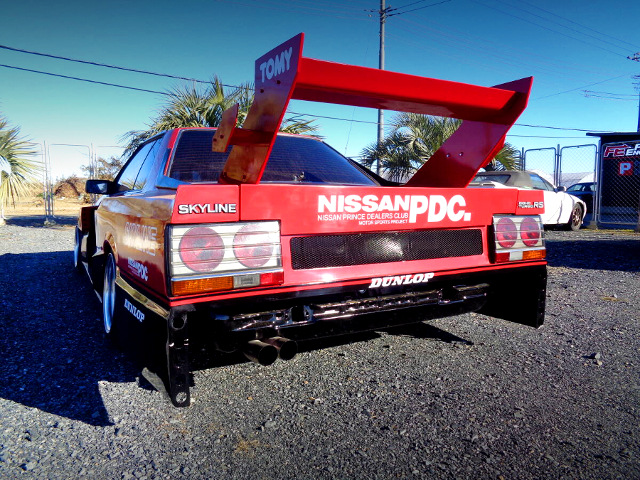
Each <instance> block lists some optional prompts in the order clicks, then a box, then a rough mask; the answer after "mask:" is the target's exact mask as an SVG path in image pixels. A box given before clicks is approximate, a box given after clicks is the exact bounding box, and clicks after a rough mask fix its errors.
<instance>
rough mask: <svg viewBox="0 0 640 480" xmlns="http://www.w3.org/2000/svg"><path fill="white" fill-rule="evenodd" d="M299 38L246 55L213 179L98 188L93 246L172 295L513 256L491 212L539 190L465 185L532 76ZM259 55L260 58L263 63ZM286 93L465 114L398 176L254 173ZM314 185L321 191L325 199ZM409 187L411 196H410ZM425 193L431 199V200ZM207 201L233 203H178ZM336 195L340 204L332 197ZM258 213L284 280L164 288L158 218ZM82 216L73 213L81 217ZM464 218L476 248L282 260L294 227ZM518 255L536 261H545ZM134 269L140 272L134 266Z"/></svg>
mask: <svg viewBox="0 0 640 480" xmlns="http://www.w3.org/2000/svg"><path fill="white" fill-rule="evenodd" d="M302 43H303V34H300V35H298V36H296V37H294V38H292V39H290V40H289V41H287V42H285V43H284V44H282V45H281V46H279V47H277V48H275V49H274V50H272V51H271V52H269V53H267V54H266V55H264V56H263V57H261V58H260V59H258V60H257V61H256V66H255V72H256V97H255V101H254V103H253V105H252V107H251V110H250V112H249V114H248V116H247V119H246V121H245V123H244V126H243V128H242V129H239V128H236V127H235V123H236V117H237V109H230V110H229V111H227V112H225V115H224V117H223V121H222V123H221V126H220V128H219V129H218V130H217V132H216V135H215V137H214V142H213V145H212V149H213V150H214V151H224V150H225V148H226V147H227V146H228V145H233V148H232V150H231V153H230V155H229V157H228V160H227V163H226V165H225V167H224V170H223V173H222V175H221V178H220V181H219V183H218V184H191V185H180V186H177V189H167V188H160V187H155V186H152V187H151V188H147V189H145V190H143V191H138V192H130V193H129V192H127V193H125V194H123V195H118V196H114V197H105V198H103V199H102V201H101V203H100V206H99V209H98V211H97V214H96V225H95V229H96V244H97V246H98V248H100V246H102V249H103V250H104V249H111V250H112V251H113V252H114V253H115V254H116V258H117V265H118V269H119V272H120V274H121V275H122V276H123V277H124V278H126V279H127V281H129V282H130V283H131V284H132V285H135V286H136V288H139V289H140V290H141V291H143V292H148V293H152V294H153V295H154V298H161V299H164V302H166V304H167V306H169V307H171V306H177V305H184V304H188V303H201V302H211V301H215V300H220V299H229V298H240V297H243V296H247V295H254V294H258V293H259V294H269V293H274V292H288V291H295V290H296V289H298V290H306V289H314V288H318V286H322V287H323V288H325V287H340V286H352V285H358V284H363V283H364V284H366V283H368V282H369V281H370V279H371V278H372V277H379V276H387V275H402V274H411V273H418V272H435V274H436V277H437V276H438V275H441V274H451V273H459V272H475V271H478V270H492V269H494V270H501V269H505V268H514V266H517V264H516V265H496V264H493V263H492V262H491V258H490V253H489V252H490V250H491V246H490V245H489V241H488V235H489V233H490V228H491V225H492V217H493V215H496V214H512V215H536V214H539V213H542V211H543V210H542V209H541V208H520V207H519V205H521V202H525V203H529V204H533V203H534V202H542V201H543V195H542V192H540V191H521V190H515V189H466V188H463V187H465V186H466V185H467V184H468V183H469V181H470V180H471V179H472V178H473V176H474V175H475V174H476V172H477V171H478V169H479V168H480V167H481V166H482V165H484V164H486V163H487V162H488V161H490V160H491V158H492V156H493V155H494V154H495V152H497V151H498V150H499V149H500V148H501V147H502V144H503V142H504V136H505V135H506V132H507V131H508V129H509V127H510V126H511V125H512V124H513V122H515V120H516V118H517V117H518V116H519V115H520V113H521V112H522V110H523V109H524V107H525V106H526V103H527V98H528V94H529V90H530V87H531V79H530V78H528V79H522V80H518V81H515V82H512V83H508V84H504V85H499V86H497V87H480V86H476V85H468V84H463V83H456V82H450V81H445V80H437V79H431V78H423V77H416V76H411V75H404V74H400V73H395V72H388V71H380V70H375V69H370V68H364V67H356V66H351V65H342V64H337V63H331V62H325V61H321V60H315V59H309V58H305V57H303V56H302ZM289 51H290V52H291V53H290V58H289V60H288V62H289V64H288V65H289V68H286V69H284V70H283V71H281V72H280V73H279V74H278V75H275V74H273V75H272V78H268V73H269V70H268V64H269V60H272V59H273V58H274V57H275V56H276V55H282V54H283V52H289ZM285 60H286V59H285ZM265 64H267V67H264V66H263V65H265ZM286 65H287V63H286V61H285V66H286ZM263 73H264V79H263ZM292 98H295V99H302V100H310V101H323V102H331V103H340V104H348V105H357V106H366V107H372V108H385V109H393V110H401V111H408V112H416V113H428V114H434V115H442V116H448V117H456V118H463V119H465V121H464V122H463V124H462V126H461V127H460V129H459V130H458V131H457V132H456V134H454V135H453V136H452V137H451V138H450V139H449V141H447V142H446V143H445V144H444V145H443V146H442V148H440V150H438V151H437V152H436V153H435V154H434V155H433V157H432V158H431V159H429V161H428V162H426V163H425V165H424V167H422V169H420V170H419V171H418V172H417V173H416V175H415V176H414V177H413V178H412V179H411V180H410V181H409V182H408V183H407V184H406V185H404V186H401V187H362V186H361V187H353V186H331V185H295V184H260V179H261V176H262V173H263V171H264V168H265V166H266V162H267V160H268V157H269V153H270V151H271V149H272V147H273V142H274V141H275V138H276V133H277V131H278V129H279V127H280V124H281V121H282V118H283V116H284V113H285V111H286V108H287V105H288V102H289V100H290V99H292ZM181 130H184V129H175V130H172V131H170V132H168V133H167V134H166V135H165V136H164V139H163V140H162V142H163V143H162V147H161V149H160V150H159V153H158V158H159V159H158V162H159V163H160V165H159V167H158V168H163V170H162V173H163V174H164V175H167V174H168V172H169V164H170V161H168V162H166V163H161V160H160V159H161V158H165V159H166V158H169V159H170V154H171V151H172V150H173V148H174V146H175V144H176V140H177V138H178V136H179V134H180V131H181ZM167 151H168V153H167ZM425 187H430V188H425ZM333 196H335V197H336V199H337V198H339V197H343V198H345V199H346V198H347V197H350V198H351V200H353V199H354V198H358V199H360V200H363V199H364V198H365V197H367V198H368V199H369V200H371V198H373V197H375V200H376V201H377V202H378V206H379V204H381V203H383V200H384V198H385V197H388V199H389V200H388V201H390V202H392V203H394V202H395V201H396V200H395V199H396V197H401V199H402V201H401V202H400V203H401V204H404V205H405V206H406V205H410V208H398V209H389V208H387V209H385V208H382V210H380V209H375V211H374V208H373V207H370V206H369V207H367V208H368V210H367V209H365V208H364V207H363V203H360V209H359V210H358V207H357V206H356V207H354V206H353V205H354V204H353V202H351V203H350V204H349V201H348V200H345V201H346V202H347V203H346V204H344V205H343V206H342V207H343V208H342V210H340V207H337V208H336V210H337V211H336V212H330V211H328V210H327V208H326V204H327V202H330V201H331V199H332V197H333ZM320 197H324V198H325V202H324V209H323V207H321V202H320V200H319V199H320ZM460 198H462V203H461V202H460ZM412 199H414V201H415V202H416V203H415V204H412V203H411V202H412ZM456 199H457V200H456ZM403 202H404V203H403ZM425 202H427V203H428V204H429V205H431V204H433V205H434V206H433V207H431V208H432V209H433V211H431V209H430V208H429V207H428V206H426V205H427V204H426V203H425ZM206 203H220V204H234V205H236V211H235V212H234V213H187V214H183V213H180V212H179V207H180V205H189V204H206ZM449 203H452V205H451V207H450V209H451V210H450V212H449V211H447V215H444V216H443V211H442V208H443V205H449ZM336 205H339V202H338V201H337V200H336ZM349 205H350V206H349ZM388 205H389V204H388V203H387V206H388ZM411 206H413V207H417V210H418V213H415V212H414V213H415V216H414V218H412V208H411ZM421 209H424V211H420V210H421ZM414 210H415V208H414ZM452 217H455V218H452ZM83 218H84V217H83ZM266 220H276V221H278V222H279V223H280V232H281V246H282V265H283V270H284V284H283V285H279V286H274V287H255V288H250V289H244V290H237V291H232V292H219V293H215V294H207V295H196V296H193V297H189V298H178V297H171V296H170V295H169V291H168V289H167V285H168V272H167V270H166V269H167V261H166V258H165V257H166V252H165V232H166V227H167V226H168V225H172V224H173V225H179V224H183V225H198V224H205V223H225V222H238V221H266ZM412 220H413V221H412ZM85 223H86V221H83V222H82V225H84V224H85ZM465 228H476V229H480V230H481V231H482V237H483V252H484V253H483V254H481V255H475V256H468V257H460V258H443V259H434V260H416V261H404V262H394V263H382V264H376V265H360V266H349V267H339V268H324V269H323V268H318V269H312V270H293V269H292V268H291V250H290V240H291V238H293V237H296V236H297V237H299V236H308V235H318V234H345V233H358V232H375V231H403V230H423V229H438V230H445V229H465ZM131 229H134V230H133V231H135V232H136V235H138V233H139V232H143V233H142V234H143V235H147V237H145V240H144V242H141V241H137V240H135V238H134V240H132V238H133V237H131V236H129V237H128V236H127V232H131V231H132V230H131ZM136 238H138V237H136ZM136 242H137V243H136ZM145 242H146V243H145ZM521 264H527V265H544V264H545V262H544V261H527V262H521ZM141 271H143V272H144V273H145V275H141V274H140V272H141ZM145 277H146V278H145Z"/></svg>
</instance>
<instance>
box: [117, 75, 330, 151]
mask: <svg viewBox="0 0 640 480" xmlns="http://www.w3.org/2000/svg"><path fill="white" fill-rule="evenodd" d="M253 98H254V95H253V87H252V86H251V85H250V84H242V85H240V86H239V87H238V88H234V89H232V90H231V91H228V90H226V89H225V87H224V85H222V83H221V82H220V79H219V78H218V77H214V78H213V80H211V83H210V84H208V85H207V86H206V87H199V86H196V85H185V86H182V87H176V88H174V89H173V90H171V91H169V92H168V95H167V100H166V102H165V103H164V105H163V106H162V108H161V109H160V112H159V113H158V115H156V116H155V117H154V118H152V119H151V123H150V124H149V128H147V129H146V130H132V131H130V132H127V133H125V134H124V135H123V137H122V140H124V141H125V142H126V147H125V152H124V154H123V156H125V157H126V156H128V155H130V154H131V153H133V151H134V150H135V149H136V148H137V147H138V146H139V145H141V144H142V143H144V142H145V141H146V140H148V139H149V138H151V137H153V136H154V135H156V134H158V133H160V132H162V131H164V130H169V129H172V128H180V127H217V126H218V125H220V120H221V119H222V114H223V113H224V111H225V110H226V109H227V108H229V107H232V106H233V105H235V104H236V103H238V104H239V106H240V108H239V113H238V125H239V126H242V124H243V123H244V120H245V118H246V117H247V113H249V108H250V107H251V103H252V102H253ZM282 125H283V127H282V128H281V131H283V132H288V133H299V134H307V135H314V136H315V135H316V132H317V130H318V126H317V125H314V124H313V120H297V119H295V118H288V119H285V120H284V121H283V122H282Z"/></svg>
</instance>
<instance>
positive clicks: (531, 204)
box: [518, 202, 544, 208]
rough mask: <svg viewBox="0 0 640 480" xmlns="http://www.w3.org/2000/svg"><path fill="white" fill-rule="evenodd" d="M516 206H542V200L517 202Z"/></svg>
mask: <svg viewBox="0 0 640 480" xmlns="http://www.w3.org/2000/svg"><path fill="white" fill-rule="evenodd" d="M518 208H544V202H518Z"/></svg>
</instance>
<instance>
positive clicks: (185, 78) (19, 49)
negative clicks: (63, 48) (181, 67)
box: [0, 45, 232, 87]
mask: <svg viewBox="0 0 640 480" xmlns="http://www.w3.org/2000/svg"><path fill="white" fill-rule="evenodd" d="M0 48H2V49H4V50H11V51H13V52H19V53H27V54H29V55H37V56H40V57H49V58H55V59H57V60H65V61H67V62H76V63H84V64H86V65H95V66H96V67H106V68H114V69H116V70H124V71H127V72H135V73H144V74H146V75H155V76H157V77H168V78H175V79H177V80H188V81H190V82H198V83H211V82H210V81H206V80H198V79H196V78H189V77H179V76H177V75H169V74H168V73H158V72H151V71H148V70H138V69H135V68H127V67H119V66H117V65H108V64H106V63H99V62H92V61H90V60H79V59H77V58H69V57H62V56H60V55H52V54H50V53H41V52H34V51H31V50H24V49H22V48H15V47H9V46H7V45H0ZM224 86H225V87H232V85H224Z"/></svg>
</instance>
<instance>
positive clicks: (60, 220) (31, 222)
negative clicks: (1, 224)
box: [6, 215, 78, 227]
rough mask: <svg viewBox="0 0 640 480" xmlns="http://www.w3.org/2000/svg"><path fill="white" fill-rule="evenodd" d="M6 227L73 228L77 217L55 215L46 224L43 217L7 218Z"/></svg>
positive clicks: (76, 222) (45, 219)
mask: <svg viewBox="0 0 640 480" xmlns="http://www.w3.org/2000/svg"><path fill="white" fill-rule="evenodd" d="M6 222H7V225H14V226H16V227H55V226H56V225H57V226H69V225H71V226H73V225H77V224H78V217H77V216H73V215H56V216H55V217H52V218H50V219H49V221H48V222H47V217H45V216H44V215H25V216H19V217H9V218H7V220H6Z"/></svg>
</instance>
